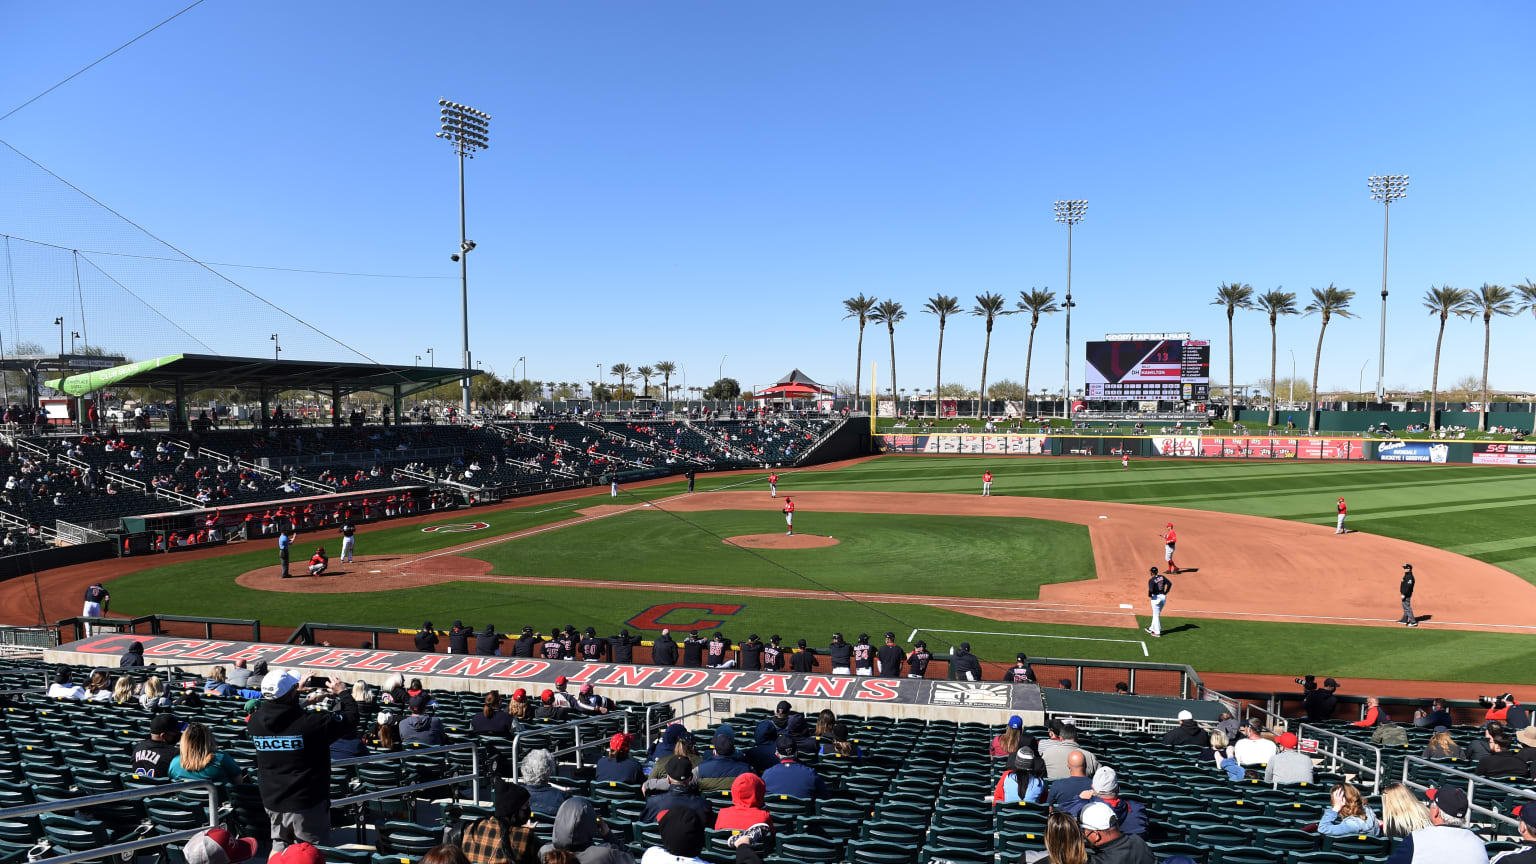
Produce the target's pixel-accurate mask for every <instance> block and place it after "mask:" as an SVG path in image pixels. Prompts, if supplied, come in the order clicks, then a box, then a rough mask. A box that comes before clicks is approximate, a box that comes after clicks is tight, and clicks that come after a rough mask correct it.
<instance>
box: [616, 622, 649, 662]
mask: <svg viewBox="0 0 1536 864" xmlns="http://www.w3.org/2000/svg"><path fill="white" fill-rule="evenodd" d="M641 641H643V640H641V638H640V637H639V636H631V635H629V630H627V629H626V630H622V631H620V632H619V635H617V636H609V637H608V656H609V658H611V659H612V660H613V662H615V663H633V662H635V646H636V645H639V644H640V643H641Z"/></svg>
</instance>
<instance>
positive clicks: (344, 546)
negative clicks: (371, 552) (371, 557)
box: [338, 519, 357, 564]
mask: <svg viewBox="0 0 1536 864" xmlns="http://www.w3.org/2000/svg"><path fill="white" fill-rule="evenodd" d="M338 530H339V531H341V563H343V564H351V563H352V541H353V539H354V535H356V534H357V526H356V525H353V524H352V520H351V519H348V520H346V521H345V522H343V523H341V528H339V529H338Z"/></svg>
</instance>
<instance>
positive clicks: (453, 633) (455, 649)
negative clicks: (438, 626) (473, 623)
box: [448, 621, 475, 654]
mask: <svg viewBox="0 0 1536 864" xmlns="http://www.w3.org/2000/svg"><path fill="white" fill-rule="evenodd" d="M473 632H475V631H474V630H472V629H470V628H468V627H465V626H464V622H463V621H454V622H453V628H452V629H451V630H449V631H448V653H449V654H468V653H469V635H470V634H471V633H473Z"/></svg>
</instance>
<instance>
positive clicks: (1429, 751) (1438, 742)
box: [1423, 726, 1467, 759]
mask: <svg viewBox="0 0 1536 864" xmlns="http://www.w3.org/2000/svg"><path fill="white" fill-rule="evenodd" d="M1423 755H1424V758H1425V759H1466V758H1467V751H1465V750H1463V749H1462V748H1461V745H1460V744H1457V743H1456V739H1454V738H1452V737H1451V730H1449V729H1447V728H1445V727H1444V726H1436V727H1435V733H1434V734H1433V735H1431V736H1430V738H1429V743H1427V744H1425V745H1424V754H1423Z"/></svg>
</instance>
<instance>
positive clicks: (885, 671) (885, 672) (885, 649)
mask: <svg viewBox="0 0 1536 864" xmlns="http://www.w3.org/2000/svg"><path fill="white" fill-rule="evenodd" d="M875 657H876V658H877V659H878V660H879V661H880V677H881V678H900V677H901V664H903V663H905V662H906V661H907V652H905V651H903V650H901V646H900V645H897V644H896V634H895V633H892V632H891V631H889V630H887V631H886V633H885V644H884V645H882V646H880V650H879V651H878V652H876V654H875Z"/></svg>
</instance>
